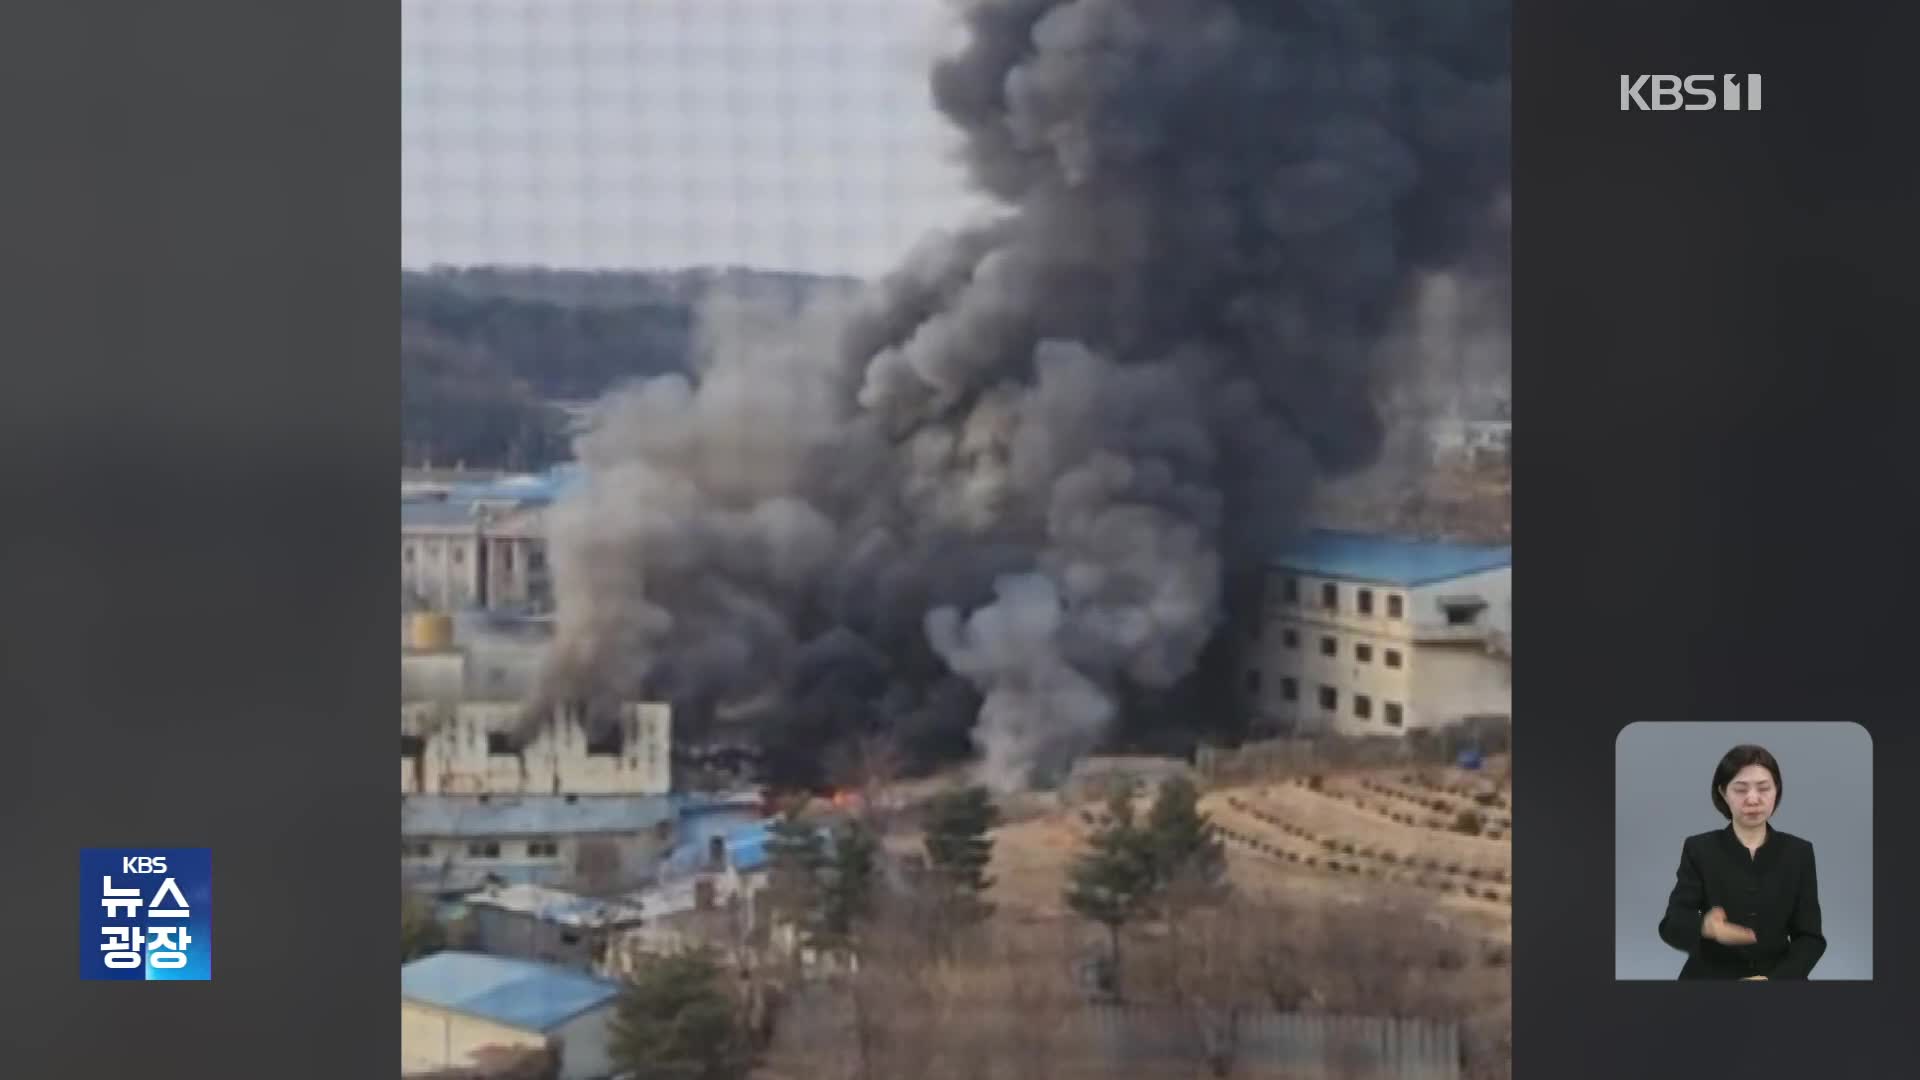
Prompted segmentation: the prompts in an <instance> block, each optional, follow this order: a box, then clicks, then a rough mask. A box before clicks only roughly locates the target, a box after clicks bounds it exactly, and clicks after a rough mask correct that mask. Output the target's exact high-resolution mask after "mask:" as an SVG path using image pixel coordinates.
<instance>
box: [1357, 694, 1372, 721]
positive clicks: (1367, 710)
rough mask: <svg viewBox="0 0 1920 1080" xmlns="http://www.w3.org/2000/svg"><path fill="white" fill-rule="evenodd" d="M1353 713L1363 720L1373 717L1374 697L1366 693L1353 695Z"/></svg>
mask: <svg viewBox="0 0 1920 1080" xmlns="http://www.w3.org/2000/svg"><path fill="white" fill-rule="evenodd" d="M1353 715H1355V716H1357V717H1359V718H1360V719H1362V720H1369V719H1372V718H1373V699H1372V698H1370V697H1368V696H1367V695H1365V694H1355V695H1353Z"/></svg>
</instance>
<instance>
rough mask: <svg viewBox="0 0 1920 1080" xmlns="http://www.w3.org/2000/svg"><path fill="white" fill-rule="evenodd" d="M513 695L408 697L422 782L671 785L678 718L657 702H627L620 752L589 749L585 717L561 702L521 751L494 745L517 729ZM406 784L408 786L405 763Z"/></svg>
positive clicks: (600, 789) (497, 788) (570, 789)
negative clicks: (500, 698)
mask: <svg viewBox="0 0 1920 1080" xmlns="http://www.w3.org/2000/svg"><path fill="white" fill-rule="evenodd" d="M522 716H523V713H522V706H521V705H519V704H518V703H514V702H462V703H460V704H458V705H453V706H448V705H439V706H435V705H423V704H405V705H402V706H401V707H400V733H401V734H402V735H414V736H419V737H421V738H422V740H423V745H422V752H421V760H422V765H421V774H422V778H421V781H420V782H419V784H418V789H419V790H421V791H423V792H430V793H438V794H448V795H453V794H472V795H478V794H489V795H493V794H500V795H518V794H526V795H664V794H666V793H667V792H669V791H671V790H672V788H673V763H672V759H671V751H672V745H673V719H672V711H671V710H670V708H669V707H668V706H667V705H666V704H664V703H660V702H641V703H635V704H630V705H627V706H624V707H623V710H622V715H621V717H620V721H619V722H620V729H621V735H622V739H621V745H620V748H619V752H618V753H617V754H610V753H589V752H588V743H587V732H586V728H585V727H584V725H583V724H582V723H581V721H580V719H579V718H578V717H577V716H575V715H573V714H571V713H568V712H566V711H564V710H557V711H556V712H555V713H554V715H553V716H551V717H550V718H549V719H548V720H547V721H546V722H545V723H544V724H542V725H541V726H540V727H539V728H537V729H536V730H535V733H534V735H533V737H532V738H530V739H529V740H528V741H527V742H526V744H525V745H524V746H522V747H521V749H520V752H519V753H491V752H489V739H488V736H489V735H492V734H510V733H513V732H516V731H518V730H519V728H520V725H521V720H522ZM402 777H403V779H402V790H403V791H405V790H408V782H407V780H406V779H405V777H406V770H405V769H404V768H403V769H402Z"/></svg>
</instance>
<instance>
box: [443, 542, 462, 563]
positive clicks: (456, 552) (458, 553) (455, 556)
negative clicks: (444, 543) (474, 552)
mask: <svg viewBox="0 0 1920 1080" xmlns="http://www.w3.org/2000/svg"><path fill="white" fill-rule="evenodd" d="M447 557H448V558H450V559H452V560H453V565H455V566H459V565H460V564H462V563H464V562H466V561H467V548H466V545H464V544H455V545H453V550H452V551H450V552H448V553H447Z"/></svg>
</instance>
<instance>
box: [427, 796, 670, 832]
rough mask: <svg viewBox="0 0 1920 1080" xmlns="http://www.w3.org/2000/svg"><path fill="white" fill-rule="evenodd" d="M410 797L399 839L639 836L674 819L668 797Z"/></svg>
mask: <svg viewBox="0 0 1920 1080" xmlns="http://www.w3.org/2000/svg"><path fill="white" fill-rule="evenodd" d="M480 799H481V797H480V796H478V795H407V796H405V797H403V798H402V799H401V801H400V835H401V836H413V837H431V836H547V835H558V834H566V833H596V832H636V831H638V830H641V829H650V828H652V827H654V826H656V825H658V824H660V823H661V822H666V821H672V820H673V819H674V815H675V812H676V805H675V802H674V799H673V798H672V796H668V795H580V796H577V797H575V798H574V801H572V802H569V801H567V799H568V797H567V796H565V795H494V796H491V797H489V798H488V799H487V801H485V802H481V801H480Z"/></svg>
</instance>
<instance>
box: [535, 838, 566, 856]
mask: <svg viewBox="0 0 1920 1080" xmlns="http://www.w3.org/2000/svg"><path fill="white" fill-rule="evenodd" d="M559 857H560V844H559V842H557V841H554V840H529V841H527V858H529V859H557V858H559Z"/></svg>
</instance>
